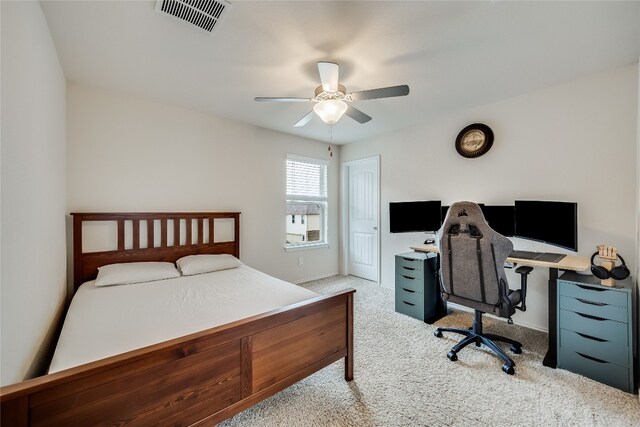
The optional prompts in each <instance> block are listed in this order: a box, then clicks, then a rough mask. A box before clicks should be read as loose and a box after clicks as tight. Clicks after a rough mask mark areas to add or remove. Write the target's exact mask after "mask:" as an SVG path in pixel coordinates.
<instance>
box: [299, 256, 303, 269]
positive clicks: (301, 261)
mask: <svg viewBox="0 0 640 427" xmlns="http://www.w3.org/2000/svg"><path fill="white" fill-rule="evenodd" d="M302 264H304V260H303V259H302V257H298V267H301V266H302Z"/></svg>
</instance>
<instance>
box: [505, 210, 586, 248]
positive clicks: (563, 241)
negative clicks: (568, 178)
mask: <svg viewBox="0 0 640 427" xmlns="http://www.w3.org/2000/svg"><path fill="white" fill-rule="evenodd" d="M515 219H516V221H515V222H516V226H515V234H514V235H515V236H516V237H522V238H524V239H531V240H537V241H540V242H545V243H549V244H551V245H556V246H560V247H563V248H566V249H569V250H572V251H577V250H578V204H577V203H571V202H547V201H531V200H526V201H525V200H516V202H515Z"/></svg>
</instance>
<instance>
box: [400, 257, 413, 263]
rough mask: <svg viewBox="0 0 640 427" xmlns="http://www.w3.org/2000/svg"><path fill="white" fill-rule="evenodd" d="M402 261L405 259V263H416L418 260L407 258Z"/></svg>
mask: <svg viewBox="0 0 640 427" xmlns="http://www.w3.org/2000/svg"><path fill="white" fill-rule="evenodd" d="M402 259H403V260H405V261H409V262H416V260H415V259H413V258H405V257H402Z"/></svg>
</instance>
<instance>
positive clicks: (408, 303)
mask: <svg viewBox="0 0 640 427" xmlns="http://www.w3.org/2000/svg"><path fill="white" fill-rule="evenodd" d="M402 302H403V303H405V304H407V305H410V306H412V307H413V306H414V305H415V304H412V303H410V302H406V301H405V300H402Z"/></svg>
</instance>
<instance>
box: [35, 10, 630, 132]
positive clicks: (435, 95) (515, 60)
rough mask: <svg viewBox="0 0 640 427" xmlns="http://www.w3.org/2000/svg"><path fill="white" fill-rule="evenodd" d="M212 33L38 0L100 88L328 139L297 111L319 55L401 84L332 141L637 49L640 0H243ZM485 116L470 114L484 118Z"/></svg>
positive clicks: (345, 74) (361, 78) (66, 56)
mask: <svg viewBox="0 0 640 427" xmlns="http://www.w3.org/2000/svg"><path fill="white" fill-rule="evenodd" d="M231 1H232V3H233V6H232V8H231V10H230V11H229V13H228V15H227V16H226V18H225V20H224V21H222V22H221V24H220V27H219V28H218V29H217V30H216V32H215V33H214V34H213V35H210V34H208V33H206V32H204V31H202V30H199V29H198V28H196V27H193V26H191V25H190V24H187V23H184V22H181V21H178V20H175V19H172V18H170V17H166V16H163V15H161V14H159V13H157V12H155V1H137V2H132V1H128V2H127V1H125V2H123V1H114V2H112V1H101V2H96V1H42V6H43V10H44V13H45V16H46V19H47V22H48V24H49V28H50V30H51V34H52V36H53V39H54V41H55V44H56V47H57V50H58V54H59V57H60V61H61V62H62V66H63V69H64V72H65V75H66V77H67V80H68V81H70V82H76V83H82V84H88V85H94V86H99V87H103V88H107V89H110V90H114V91H117V92H123V93H129V94H134V95H138V96H142V97H145V98H149V99H152V100H155V101H160V102H166V103H170V104H173V105H178V106H182V107H186V108H190V109H194V110H198V111H202V112H207V113H211V114H214V115H217V116H221V117H226V118H229V119H233V120H238V121H241V122H245V123H249V124H252V125H256V126H260V127H264V128H268V129H274V130H277V131H281V132H287V133H291V134H295V135H300V136H304V137H308V138H313V139H318V140H322V141H328V140H329V137H330V127H329V125H327V124H324V123H323V122H322V121H321V120H320V119H319V118H318V117H314V119H313V120H312V121H311V122H310V123H309V124H308V125H307V126H306V127H304V128H293V124H294V123H295V122H296V121H298V119H300V118H301V117H302V116H303V115H305V114H306V113H307V112H308V111H310V109H311V107H312V104H306V103H291V104H284V103H258V102H255V101H254V100H253V98H254V97H255V96H294V97H312V96H313V90H314V88H315V87H316V86H317V85H318V84H319V78H318V75H317V68H316V63H317V61H320V60H329V61H334V62H337V63H339V64H340V67H341V68H340V72H341V75H340V83H341V84H343V85H345V86H346V87H347V90H348V91H349V92H352V91H358V90H364V89H371V88H377V87H384V86H393V85H397V84H408V85H409V86H410V88H411V93H410V94H409V95H408V96H406V97H399V98H389V99H380V100H368V101H359V102H357V103H356V104H355V105H354V106H355V107H357V108H359V109H360V110H362V111H363V112H365V113H367V114H369V115H370V116H372V117H373V120H371V121H370V122H368V123H366V124H358V123H356V122H355V121H353V120H351V119H350V118H349V117H346V116H345V117H343V118H342V119H341V120H340V121H339V122H338V123H337V124H336V125H334V126H333V142H334V143H346V142H352V141H358V140H363V139H366V138H368V137H371V136H374V135H378V134H381V133H384V132H391V131H394V130H397V129H399V128H403V127H407V126H411V125H414V124H417V123H419V122H421V121H424V120H426V119H429V118H433V117H435V116H437V115H441V114H446V113H448V112H451V111H455V110H460V109H464V108H468V107H472V106H475V105H482V104H486V103H489V102H492V101H496V100H499V99H504V98H508V97H512V96H516V95H519V94H523V93H526V92H530V91H532V90H536V89H540V88H543V87H548V86H551V85H554V84H558V83H562V82H565V81H570V80H573V79H576V78H579V77H582V76H586V75H589V74H593V73H596V72H599V71H602V70H606V69H610V68H614V67H619V66H623V65H627V64H632V63H635V62H637V61H638V53H639V50H640V2H638V1H632V2H611V1H602V2H507V1H497V0H496V1H491V2H489V1H487V2H426V1H423V2H420V1H417V2H416V1H412V2H409V1H406V2H405V1H374V2H368V1H284V2H275V1H238V0H231ZM481 119H482V118H478V120H481Z"/></svg>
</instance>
